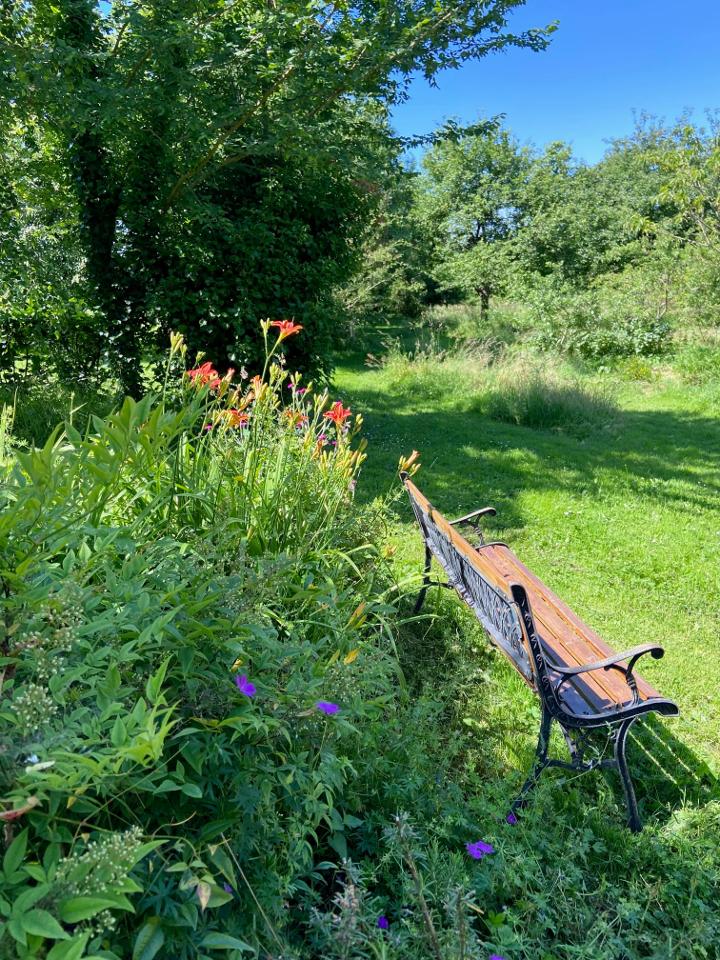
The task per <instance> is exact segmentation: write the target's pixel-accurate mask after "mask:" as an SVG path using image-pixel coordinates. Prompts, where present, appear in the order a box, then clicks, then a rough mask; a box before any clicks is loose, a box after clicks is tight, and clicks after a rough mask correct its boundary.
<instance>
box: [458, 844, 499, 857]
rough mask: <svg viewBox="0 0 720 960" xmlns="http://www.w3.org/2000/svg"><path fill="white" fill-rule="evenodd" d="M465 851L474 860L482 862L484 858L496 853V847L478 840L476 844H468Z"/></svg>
mask: <svg viewBox="0 0 720 960" xmlns="http://www.w3.org/2000/svg"><path fill="white" fill-rule="evenodd" d="M465 849H466V850H467V852H468V853H469V854H470V856H471V857H472V858H473V860H482V858H483V857H485V856H487V855H488V854H490V853H495V847H493V845H492V844H491V843H485V842H484V841H482V840H478V841H476V842H475V843H466V844H465Z"/></svg>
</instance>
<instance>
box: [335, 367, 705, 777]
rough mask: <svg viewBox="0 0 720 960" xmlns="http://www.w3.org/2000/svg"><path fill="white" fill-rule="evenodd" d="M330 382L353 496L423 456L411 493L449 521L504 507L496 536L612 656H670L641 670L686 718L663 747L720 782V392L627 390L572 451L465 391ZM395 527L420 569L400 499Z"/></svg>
mask: <svg viewBox="0 0 720 960" xmlns="http://www.w3.org/2000/svg"><path fill="white" fill-rule="evenodd" d="M335 382H336V387H337V389H338V390H339V395H340V396H341V397H342V399H343V401H344V402H346V403H347V402H348V401H349V402H350V403H351V405H352V408H353V412H361V413H362V414H363V416H364V417H365V435H366V437H367V439H368V442H369V447H368V459H367V462H366V464H365V467H364V470H363V474H362V478H361V482H360V484H359V488H358V495H359V496H360V497H361V498H362V499H368V498H372V497H373V496H375V495H376V494H378V493H381V492H385V491H386V490H387V489H388V488H389V487H390V486H391V485H392V484H393V482H394V479H393V478H394V474H395V471H396V468H397V461H398V457H399V455H400V454H401V453H405V454H408V453H409V452H410V451H411V450H412V449H418V450H419V451H420V452H421V454H422V464H423V466H422V470H421V472H420V474H419V476H418V478H417V481H418V483H419V485H420V486H421V488H422V489H423V490H424V491H425V492H426V493H427V495H428V496H429V497H430V499H431V500H432V501H433V502H434V503H435V505H436V506H437V507H438V508H439V509H441V510H442V511H443V512H445V513H447V514H448V515H451V516H452V515H456V514H459V513H462V512H466V511H468V510H470V509H472V508H475V507H478V506H484V505H486V504H492V505H493V506H495V507H496V508H497V510H498V516H497V517H496V518H495V519H494V520H493V521H492V524H491V526H489V529H490V530H491V532H492V535H493V537H494V538H497V539H503V540H506V541H507V542H508V543H509V544H510V545H511V546H512V548H513V549H514V550H515V552H516V553H517V554H518V555H519V556H520V558H521V559H522V560H524V561H525V562H526V563H527V564H528V565H529V566H530V567H531V569H533V570H534V571H535V572H536V573H537V574H538V575H539V576H540V577H541V578H542V579H543V580H545V581H546V582H547V583H548V585H549V586H550V587H551V588H552V589H554V590H555V591H556V592H557V593H558V594H559V595H560V596H561V597H562V598H563V599H564V600H566V601H567V602H568V603H569V604H570V605H571V606H572V607H573V608H574V609H575V610H576V611H577V612H578V614H579V615H580V616H581V617H583V618H584V619H585V620H586V621H587V622H588V623H589V624H591V625H592V626H593V627H595V628H596V629H597V630H598V631H599V633H600V634H601V635H602V636H603V637H604V638H605V639H606V640H607V641H608V642H609V643H610V644H611V645H612V646H613V647H614V648H615V649H617V650H622V649H624V648H627V647H630V646H633V645H634V644H637V643H641V642H646V641H656V642H658V643H660V644H661V645H662V646H664V647H665V651H666V656H665V658H664V659H663V660H661V661H652V660H651V659H650V658H647V659H645V660H643V663H642V669H641V672H642V674H643V675H644V676H646V677H647V679H648V680H649V681H650V682H651V683H653V684H655V685H656V686H657V687H658V689H659V690H660V691H661V692H662V693H663V694H665V695H667V696H669V697H672V698H673V699H675V700H676V701H677V702H678V703H679V705H680V710H681V715H680V717H679V718H678V719H676V720H670V721H668V723H667V724H666V728H667V734H668V736H669V737H670V738H671V740H673V741H678V742H679V743H678V745H679V746H681V747H682V748H687V750H688V751H690V755H691V756H693V757H694V758H696V759H697V761H698V762H699V764H700V766H701V767H705V765H706V764H707V767H709V768H710V771H712V772H713V774H714V775H715V776H717V775H718V773H720V682H719V680H718V678H719V677H720V421H719V420H718V413H719V412H720V389H714V388H703V389H702V390H701V389H698V388H694V387H691V386H688V385H685V384H681V383H678V382H677V381H676V380H673V379H669V380H666V381H661V382H658V383H653V384H642V385H638V384H626V385H624V386H623V387H622V388H621V391H620V397H619V403H620V408H621V410H620V415H619V417H618V419H617V421H616V422H615V424H613V426H612V427H607V428H601V429H599V430H597V431H596V432H594V433H593V434H591V435H590V436H588V437H587V438H585V439H577V438H575V437H572V436H567V435H563V434H562V433H558V432H553V431H546V430H534V429H528V428H525V427H522V426H515V425H510V424H506V423H499V422H496V421H493V420H491V419H489V418H487V417H485V416H483V415H482V414H480V413H478V412H476V411H475V410H473V405H474V404H473V398H472V397H470V396H468V397H467V399H464V398H463V395H462V389H460V390H459V392H456V393H455V394H453V395H452V396H446V397H443V396H434V397H431V398H430V397H427V396H423V395H422V391H419V392H418V393H415V394H414V393H413V392H412V391H408V390H407V389H406V388H403V389H400V390H398V389H396V385H394V384H393V383H392V381H391V380H390V379H389V377H388V374H387V373H386V372H385V371H384V370H382V369H368V368H365V367H363V365H362V364H361V363H358V364H353V365H351V364H347V365H345V366H343V367H341V368H340V369H339V370H338V371H337V374H336V378H335ZM431 392H433V393H436V391H431ZM475 406H477V405H476V404H475ZM398 524H399V525H398V530H397V535H396V537H395V541H396V543H397V546H398V548H399V556H400V557H401V562H403V563H407V565H408V566H414V567H415V568H416V569H417V570H418V571H419V570H420V569H421V561H422V549H421V544H420V539H419V536H418V533H417V531H416V529H415V526H414V524H413V522H412V516H411V513H410V509H409V507H408V506H407V504H406V503H405V502H404V501H402V502H400V503H399V505H398ZM458 602H459V601H458ZM510 682H512V681H510ZM518 694H519V695H520V696H523V695H524V694H521V693H520V692H519V691H518ZM530 739H532V738H530ZM527 746H528V749H530V748H531V746H532V744H531V742H528V745H527ZM678 762H679V761H678ZM707 767H705V770H706V772H709V771H707Z"/></svg>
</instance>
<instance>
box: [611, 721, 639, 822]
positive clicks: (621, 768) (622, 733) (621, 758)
mask: <svg viewBox="0 0 720 960" xmlns="http://www.w3.org/2000/svg"><path fill="white" fill-rule="evenodd" d="M634 721H635V718H634V717H632V718H631V719H630V720H623V722H622V723H621V724H620V726H619V728H618V731H617V733H616V734H615V763H616V764H617V768H618V773H619V774H620V779H621V780H622V785H623V792H624V794H625V803H626V804H627V812H628V826H629V827H630V829H631V830H632V832H633V833H640V831H641V830H642V820H641V819H640V811H639V810H638V805H637V800H636V798H635V788H634V787H633V782H632V780H631V778H630V770H629V768H628V764H627V759H626V757H625V743H626V741H627V735H628V732H629V730H630V727H631V726H632V725H633V723H634Z"/></svg>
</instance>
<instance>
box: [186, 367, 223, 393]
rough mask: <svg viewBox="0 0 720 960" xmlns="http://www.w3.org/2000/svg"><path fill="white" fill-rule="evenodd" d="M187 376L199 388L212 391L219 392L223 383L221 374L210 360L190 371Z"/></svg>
mask: <svg viewBox="0 0 720 960" xmlns="http://www.w3.org/2000/svg"><path fill="white" fill-rule="evenodd" d="M187 375H188V376H189V377H190V379H191V380H192V381H193V382H194V383H195V384H196V385H197V386H199V387H209V388H210V389H211V390H217V388H218V387H219V386H220V384H221V383H222V380H221V379H220V375H219V373H218V372H217V370H216V369H215V367H213V365H212V364H211V363H210V361H209V360H208V361H206V362H205V363H203V364H201V366H199V367H196V368H195V369H194V370H188V371H187Z"/></svg>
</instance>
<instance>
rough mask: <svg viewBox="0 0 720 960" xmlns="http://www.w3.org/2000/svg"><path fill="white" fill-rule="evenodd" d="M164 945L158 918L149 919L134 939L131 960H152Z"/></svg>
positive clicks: (163, 935) (163, 936)
mask: <svg viewBox="0 0 720 960" xmlns="http://www.w3.org/2000/svg"><path fill="white" fill-rule="evenodd" d="M164 943H165V934H164V933H163V930H162V927H161V926H160V918H159V917H151V918H150V919H149V920H148V921H147V923H145V924H144V925H143V926H142V927H141V928H140V930H139V932H138V935H137V937H135V946H134V947H133V953H132V960H152V958H153V957H154V956H155V954H156V953H157V952H158V950H159V949H160V947H162V945H163V944H164Z"/></svg>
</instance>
